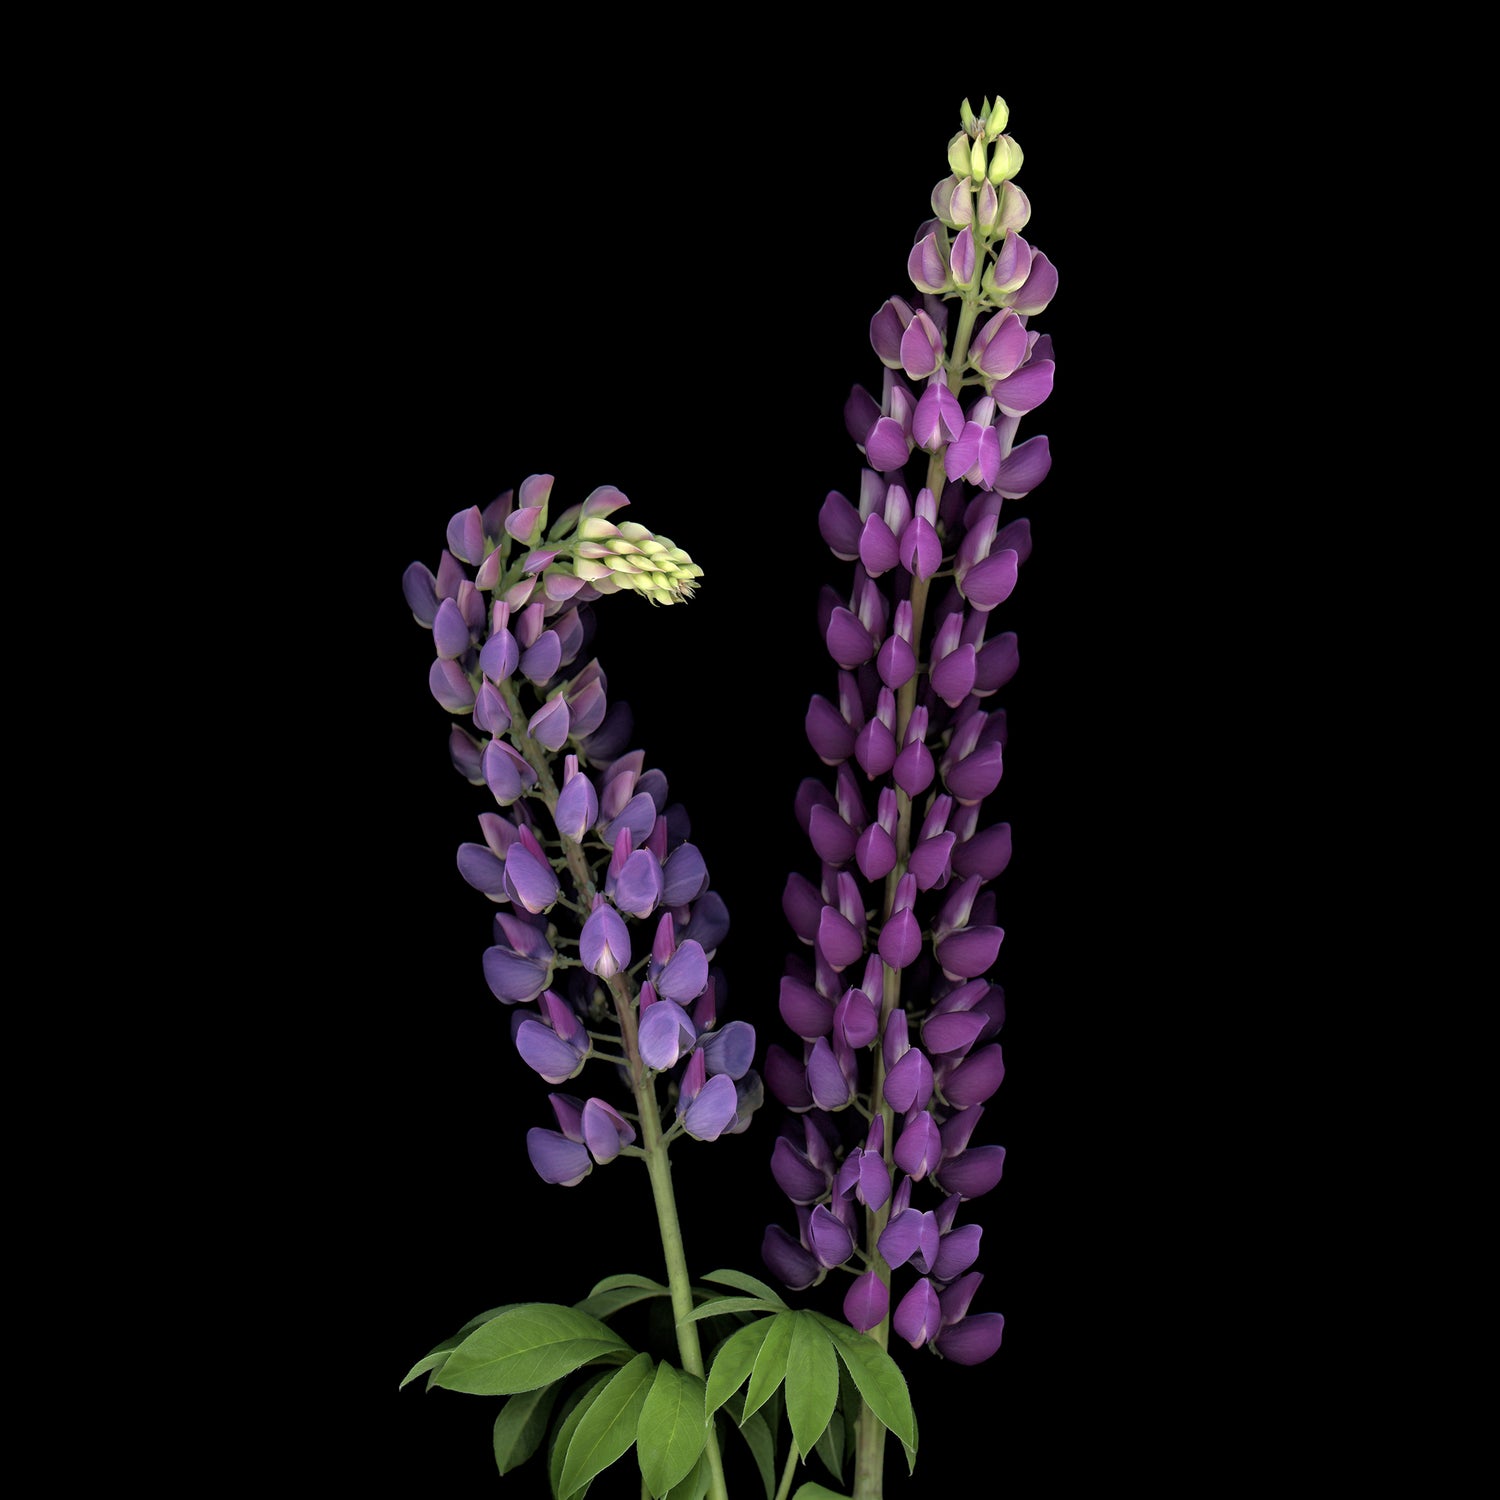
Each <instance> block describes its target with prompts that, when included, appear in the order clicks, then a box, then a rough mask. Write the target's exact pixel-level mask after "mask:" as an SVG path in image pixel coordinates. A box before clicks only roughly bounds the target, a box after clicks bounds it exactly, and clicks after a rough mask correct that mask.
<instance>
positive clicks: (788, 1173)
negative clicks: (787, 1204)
mask: <svg viewBox="0 0 1500 1500" xmlns="http://www.w3.org/2000/svg"><path fill="white" fill-rule="evenodd" d="M771 1176H772V1177H774V1178H775V1179H776V1184H777V1186H778V1187H780V1189H781V1191H782V1192H783V1193H785V1194H786V1195H787V1197H788V1198H790V1199H791V1200H792V1202H793V1203H798V1204H801V1205H803V1206H804V1207H810V1206H811V1205H812V1204H814V1203H816V1202H817V1201H818V1200H819V1199H820V1198H821V1197H822V1196H823V1195H824V1193H826V1192H827V1191H828V1174H827V1173H826V1172H821V1171H819V1170H818V1168H817V1167H815V1166H814V1165H813V1164H812V1163H811V1162H810V1161H809V1160H808V1159H807V1154H806V1153H805V1152H802V1151H799V1150H798V1149H797V1148H796V1146H794V1145H793V1144H792V1142H791V1141H789V1140H788V1139H787V1138H786V1137H785V1136H784V1135H782V1136H778V1137H777V1138H776V1145H775V1146H774V1147H773V1148H772V1151H771Z"/></svg>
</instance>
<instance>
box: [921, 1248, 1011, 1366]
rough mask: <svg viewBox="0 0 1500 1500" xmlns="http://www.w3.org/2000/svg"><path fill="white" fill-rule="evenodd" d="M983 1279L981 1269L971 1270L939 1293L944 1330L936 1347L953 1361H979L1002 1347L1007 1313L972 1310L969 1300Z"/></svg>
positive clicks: (970, 1362)
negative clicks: (970, 1309)
mask: <svg viewBox="0 0 1500 1500" xmlns="http://www.w3.org/2000/svg"><path fill="white" fill-rule="evenodd" d="M983 1280H984V1277H983V1275H982V1274H981V1273H980V1272H978V1271H970V1272H969V1274H968V1275H967V1276H963V1277H960V1279H959V1280H957V1281H955V1282H954V1283H953V1285H952V1286H950V1287H947V1288H946V1289H945V1290H943V1291H942V1292H940V1293H939V1294H938V1304H939V1308H940V1312H941V1325H942V1331H941V1332H940V1333H939V1334H938V1336H937V1343H936V1346H935V1347H936V1349H937V1352H938V1353H939V1354H941V1355H942V1356H943V1358H944V1359H951V1360H952V1361H953V1363H954V1364H958V1365H977V1364H979V1363H981V1362H982V1361H984V1360H986V1359H988V1358H989V1357H990V1356H991V1355H992V1354H993V1353H994V1352H995V1351H996V1350H997V1349H998V1348H999V1347H1000V1338H1001V1334H1002V1333H1003V1332H1004V1329H1005V1319H1004V1317H1003V1316H1002V1315H1001V1314H1000V1313H976V1314H970V1312H969V1304H970V1303H971V1302H972V1301H973V1300H974V1293H975V1292H977V1291H978V1290H979V1284H980V1282H982V1281H983Z"/></svg>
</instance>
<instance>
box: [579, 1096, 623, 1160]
mask: <svg viewBox="0 0 1500 1500" xmlns="http://www.w3.org/2000/svg"><path fill="white" fill-rule="evenodd" d="M582 1129H583V1140H584V1144H585V1145H586V1146H587V1147H588V1148H589V1154H590V1155H591V1156H592V1157H593V1158H594V1160H595V1161H596V1162H598V1163H599V1165H600V1166H603V1165H604V1164H605V1163H606V1162H610V1161H613V1160H614V1159H615V1157H617V1156H618V1155H619V1154H620V1147H621V1146H628V1145H630V1144H631V1142H633V1141H634V1140H635V1126H634V1125H632V1124H631V1123H630V1121H629V1120H627V1119H626V1118H625V1117H624V1116H623V1115H622V1114H621V1113H620V1112H619V1110H617V1109H616V1108H615V1107H614V1106H613V1105H612V1104H608V1103H606V1102H605V1101H604V1100H603V1099H597V1098H595V1099H589V1100H587V1101H586V1102H585V1103H584V1106H583V1118H582Z"/></svg>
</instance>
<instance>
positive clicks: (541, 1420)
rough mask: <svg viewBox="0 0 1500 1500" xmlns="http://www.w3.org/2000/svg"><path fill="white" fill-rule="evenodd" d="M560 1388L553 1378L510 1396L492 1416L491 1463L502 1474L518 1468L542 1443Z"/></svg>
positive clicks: (559, 1383)
mask: <svg viewBox="0 0 1500 1500" xmlns="http://www.w3.org/2000/svg"><path fill="white" fill-rule="evenodd" d="M561 1391H562V1383H561V1382H560V1381H553V1383H552V1384H551V1385H544V1386H543V1387H542V1388H541V1389H540V1390H536V1391H520V1392H518V1393H517V1394H516V1395H514V1396H511V1397H510V1398H509V1399H508V1400H507V1401H506V1403H505V1405H504V1406H502V1407H501V1408H500V1415H499V1416H498V1417H496V1418H495V1464H496V1466H497V1467H498V1468H499V1470H500V1472H501V1473H502V1474H509V1473H510V1471H511V1470H512V1469H518V1468H520V1467H521V1465H522V1464H524V1463H525V1462H526V1460H527V1459H528V1458H530V1457H531V1455H532V1454H533V1453H535V1452H536V1450H537V1449H538V1448H540V1447H541V1446H542V1439H543V1438H544V1437H546V1435H547V1420H548V1418H549V1417H551V1415H552V1408H553V1406H554V1405H555V1404H556V1402H557V1398H558V1396H559V1394H560V1393H561Z"/></svg>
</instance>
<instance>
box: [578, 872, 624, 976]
mask: <svg viewBox="0 0 1500 1500" xmlns="http://www.w3.org/2000/svg"><path fill="white" fill-rule="evenodd" d="M578 953H579V957H580V958H581V959H582V960H583V966H584V967H585V968H586V969H587V970H588V971H589V973H590V974H597V975H598V976H599V978H601V979H612V978H613V977H614V976H615V975H616V974H618V973H620V972H621V970H623V969H627V968H629V967H630V933H629V932H628V931H627V930H626V927H625V921H624V918H622V917H621V916H620V914H619V912H617V911H616V910H615V909H614V907H612V906H611V905H610V904H609V903H608V902H607V901H606V900H605V898H604V896H603V894H602V893H596V894H595V896H594V906H593V910H592V911H591V912H590V913H589V917H588V920H587V921H586V922H585V923H584V924H583V931H582V932H581V933H580V934H579V938H578Z"/></svg>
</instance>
